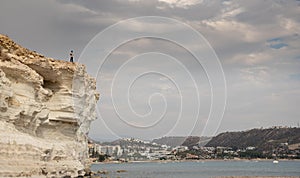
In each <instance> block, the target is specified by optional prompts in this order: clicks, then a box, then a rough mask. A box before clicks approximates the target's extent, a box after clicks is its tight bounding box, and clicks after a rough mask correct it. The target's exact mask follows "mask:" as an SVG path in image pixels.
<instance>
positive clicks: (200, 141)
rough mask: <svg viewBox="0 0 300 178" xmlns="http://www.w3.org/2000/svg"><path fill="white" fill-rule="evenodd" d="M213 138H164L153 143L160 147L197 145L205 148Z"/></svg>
mask: <svg viewBox="0 0 300 178" xmlns="http://www.w3.org/2000/svg"><path fill="white" fill-rule="evenodd" d="M210 139H211V137H198V136H189V137H179V136H177V137H175V136H173V137H162V138H158V139H154V140H153V141H152V142H154V143H157V144H160V145H168V146H172V147H175V146H181V145H182V146H188V147H192V146H195V145H200V146H204V145H205V144H206V143H207V142H208V141H209V140H210Z"/></svg>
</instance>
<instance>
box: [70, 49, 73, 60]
mask: <svg viewBox="0 0 300 178" xmlns="http://www.w3.org/2000/svg"><path fill="white" fill-rule="evenodd" d="M70 62H73V51H71V53H70Z"/></svg>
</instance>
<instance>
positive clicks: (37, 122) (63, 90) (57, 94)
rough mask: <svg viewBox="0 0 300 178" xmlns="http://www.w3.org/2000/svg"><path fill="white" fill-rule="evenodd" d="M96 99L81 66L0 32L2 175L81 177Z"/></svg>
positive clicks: (94, 116) (94, 83) (97, 96)
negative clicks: (52, 55)
mask: <svg viewBox="0 0 300 178" xmlns="http://www.w3.org/2000/svg"><path fill="white" fill-rule="evenodd" d="M98 99H99V95H98V94H97V92H96V82H95V80H94V79H93V78H91V77H90V76H89V75H88V74H87V73H86V71H85V67H84V66H83V65H81V64H77V63H70V62H66V61H60V60H54V59H51V58H46V57H44V56H42V55H40V54H38V53H36V52H33V51H29V50H28V49H25V48H23V47H21V46H19V45H18V44H16V43H14V42H13V41H12V40H10V39H9V38H8V37H7V36H4V35H0V177H5V176H11V177H24V176H32V175H34V176H46V177H50V176H54V177H61V176H63V175H71V176H72V177H74V176H78V172H81V170H83V169H84V168H85V166H87V165H88V162H87V151H88V150H87V149H88V148H87V133H88V131H89V126H90V123H91V122H92V121H93V120H94V119H95V118H96V114H95V107H96V102H97V100H98Z"/></svg>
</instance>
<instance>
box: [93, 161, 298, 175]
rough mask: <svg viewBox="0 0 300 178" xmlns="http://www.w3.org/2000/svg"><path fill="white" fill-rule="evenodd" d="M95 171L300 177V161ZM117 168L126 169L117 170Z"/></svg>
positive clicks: (132, 165) (123, 165) (141, 165)
mask: <svg viewBox="0 0 300 178" xmlns="http://www.w3.org/2000/svg"><path fill="white" fill-rule="evenodd" d="M91 169H92V171H95V172H96V171H98V170H106V171H108V174H107V175H105V176H106V177H111V178H113V177H121V178H125V177H126V178H127V177H128V178H135V177H136V178H148V177H149V178H167V177H172V178H199V177H200V178H208V177H219V176H297V177H298V176H300V161H280V162H279V163H278V164H274V163H273V162H272V161H197V162H139V163H121V164H110V163H108V164H107V163H106V164H93V165H92V167H91ZM117 170H126V172H121V173H117Z"/></svg>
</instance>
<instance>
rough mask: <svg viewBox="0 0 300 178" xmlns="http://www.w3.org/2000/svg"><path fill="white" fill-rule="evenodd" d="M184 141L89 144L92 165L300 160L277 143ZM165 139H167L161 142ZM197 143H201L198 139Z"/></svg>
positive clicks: (293, 149)
mask: <svg viewBox="0 0 300 178" xmlns="http://www.w3.org/2000/svg"><path fill="white" fill-rule="evenodd" d="M194 138H195V137H186V138H185V140H184V142H182V143H181V142H180V143H181V144H178V145H174V144H173V145H170V144H169V145H168V144H162V143H156V142H155V140H154V141H144V140H141V139H135V138H123V139H119V140H116V141H114V142H105V143H97V142H94V141H91V140H90V141H89V157H90V160H91V162H131V161H155V160H173V161H176V160H178V161H180V160H203V159H208V160H209V159H219V160H220V159H223V160H229V159H234V160H239V159H300V145H299V144H289V143H288V142H278V143H276V144H269V145H268V146H267V147H260V146H246V147H241V146H239V145H236V146H232V147H229V146H222V145H219V146H211V144H212V143H213V140H214V138H211V139H210V140H207V141H206V143H203V142H201V141H200V142H199V141H198V143H197V142H195V143H190V144H189V145H187V144H186V142H187V140H193V139H194ZM163 139H165V140H166V139H168V138H163ZM199 139H201V138H200V137H199Z"/></svg>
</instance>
